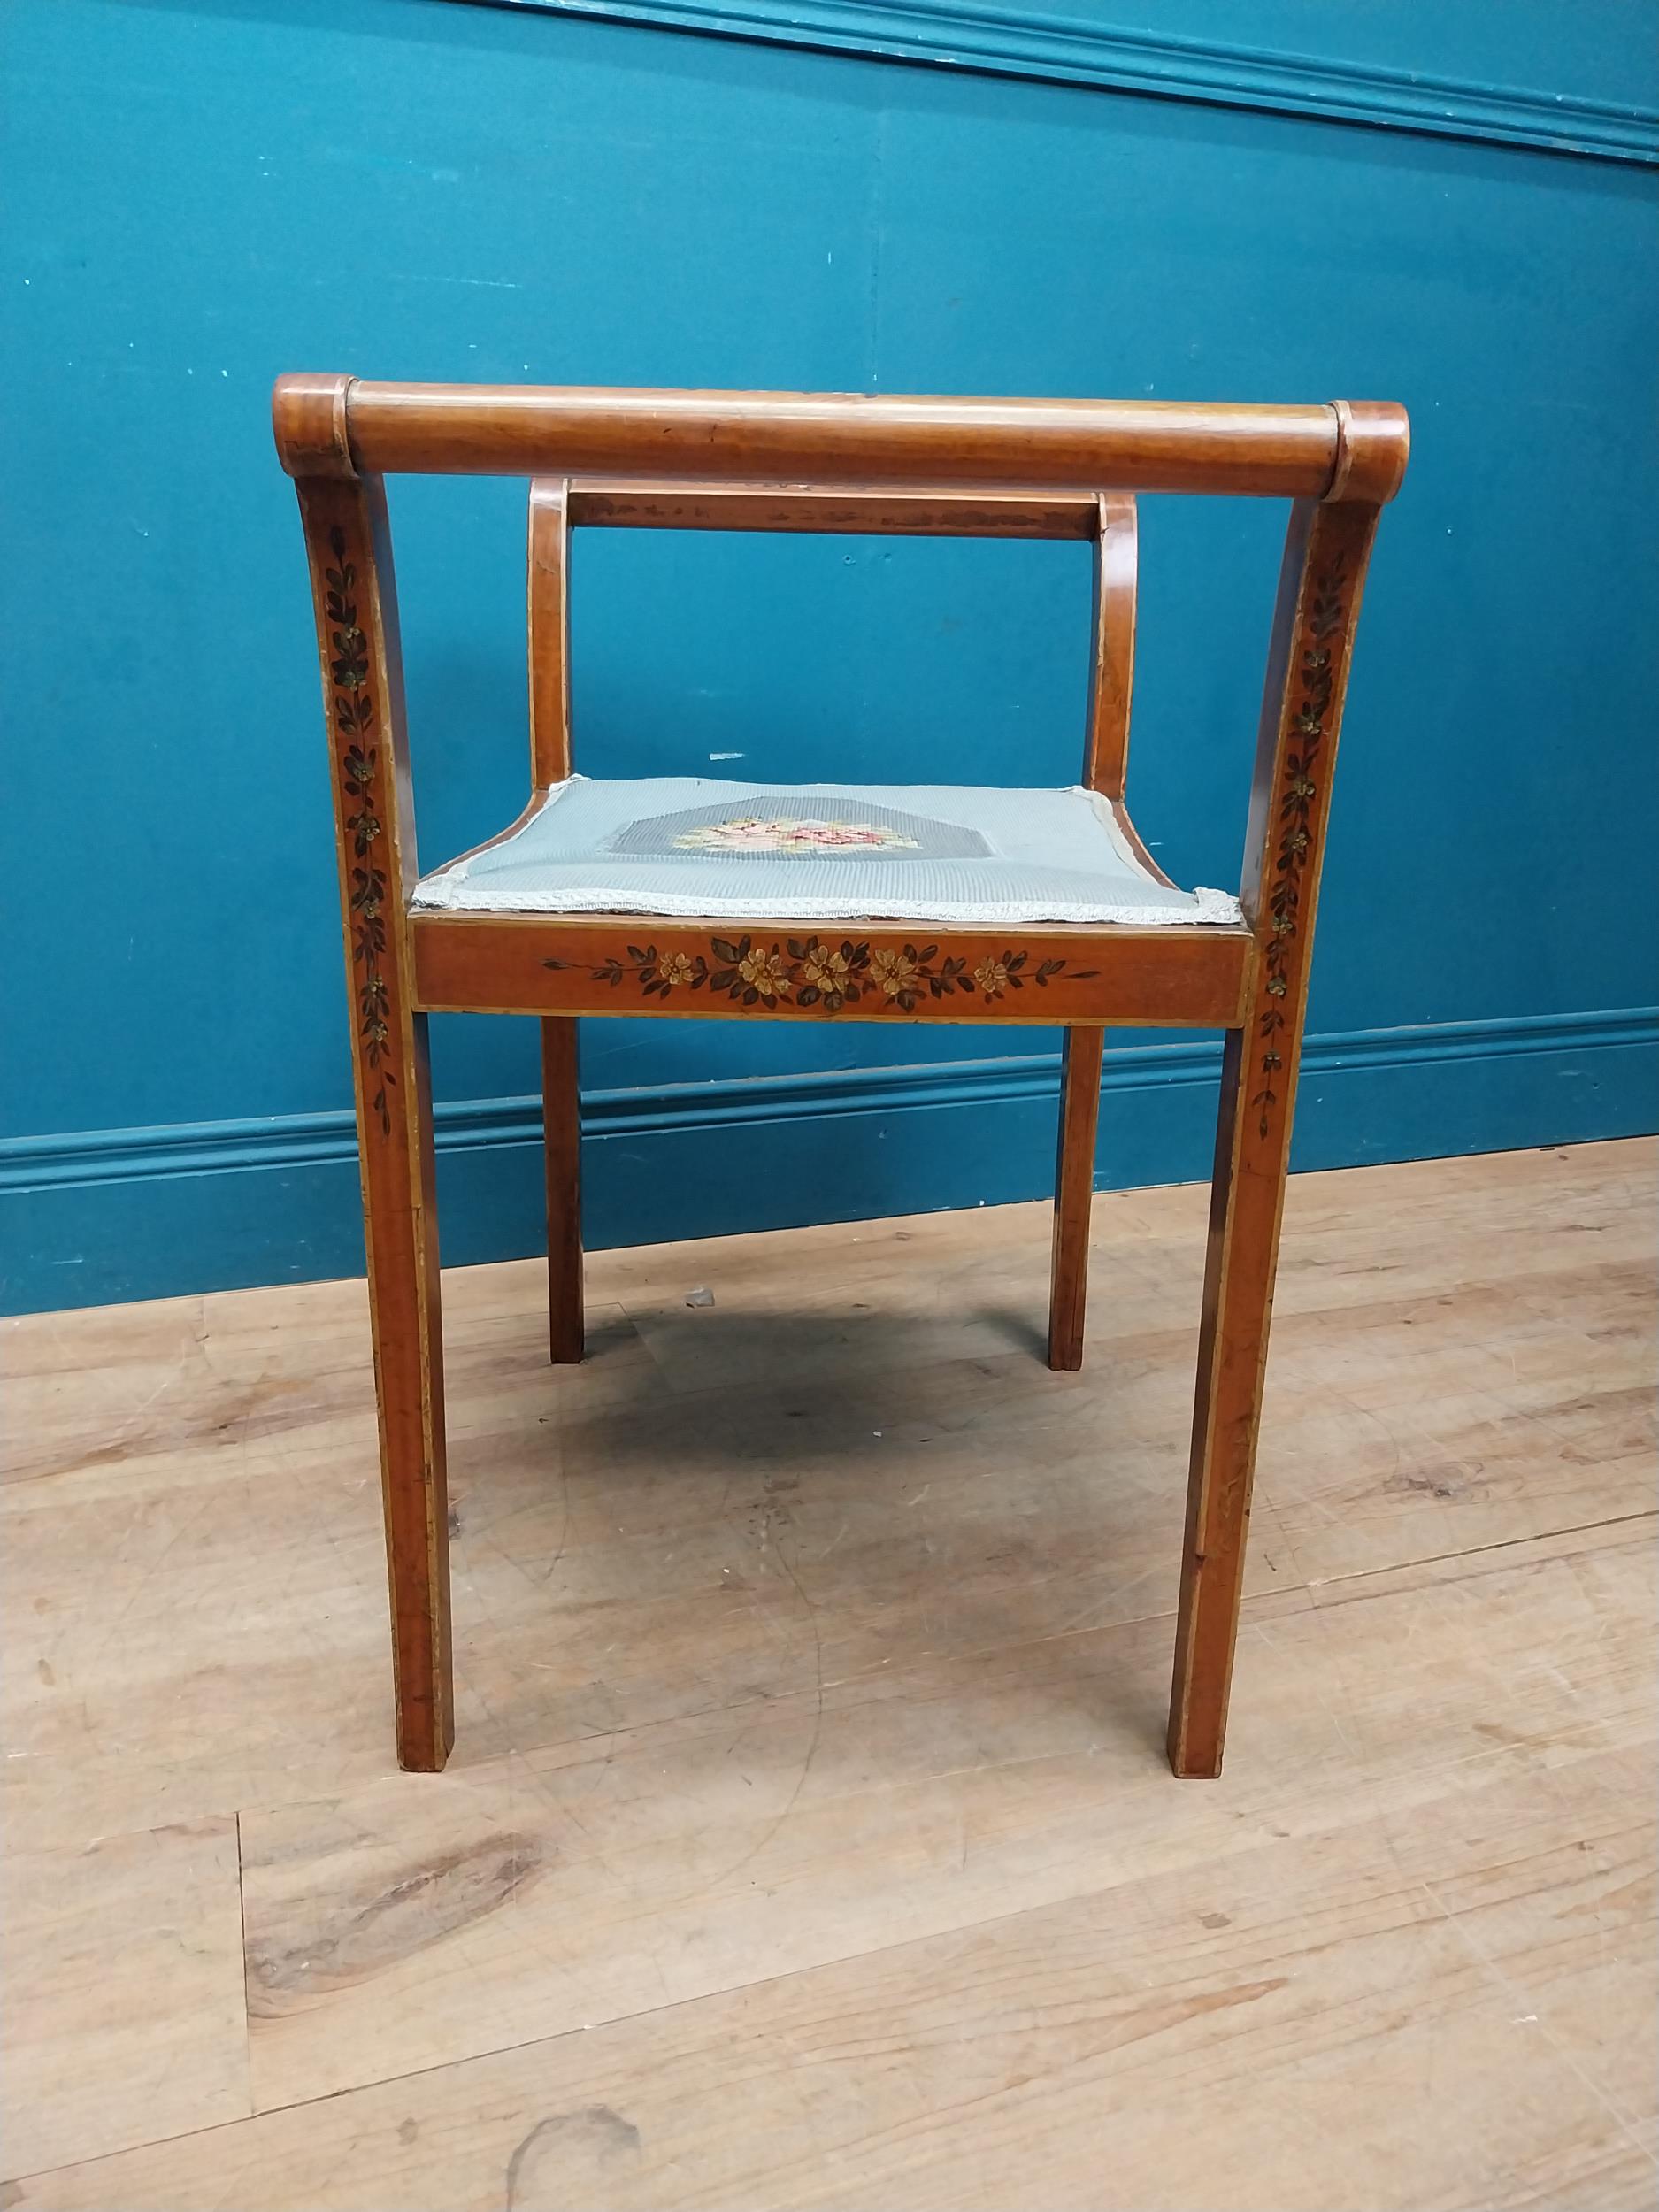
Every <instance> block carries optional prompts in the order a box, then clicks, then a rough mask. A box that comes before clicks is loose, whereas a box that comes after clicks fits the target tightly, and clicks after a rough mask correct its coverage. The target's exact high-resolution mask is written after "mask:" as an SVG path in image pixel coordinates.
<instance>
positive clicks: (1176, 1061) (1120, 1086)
mask: <svg viewBox="0 0 1659 2212" xmlns="http://www.w3.org/2000/svg"><path fill="white" fill-rule="evenodd" d="M1126 1034H1132V1033H1130V1032H1124V1031H1118V1032H1117V1033H1115V1034H1114V1036H1113V1037H1112V1039H1111V1040H1110V1041H1109V1045H1108V1051H1107V1057H1106V1065H1105V1071H1104V1075H1103V1079H1102V1092H1103V1094H1105V1095H1106V1096H1107V1097H1109V1098H1110V1097H1113V1096H1118V1095H1122V1094H1133V1093H1137V1092H1142V1093H1151V1092H1156V1093H1160V1094H1167V1093H1168V1092H1169V1091H1170V1090H1171V1089H1172V1088H1182V1089H1185V1088H1188V1087H1192V1086H1194V1085H1199V1086H1207V1085H1213V1084H1214V1083H1215V1082H1216V1081H1217V1077H1218V1071H1219V1068H1220V1063H1221V1055H1220V1048H1219V1046H1218V1045H1217V1044H1214V1043H1210V1042H1201V1043H1192V1044H1188V1043H1181V1044H1152V1045H1127V1046H1125V1045H1120V1044H1119V1043H1118V1041H1117V1039H1118V1037H1121V1036H1124V1035H1126ZM1632 1045H1634V1046H1647V1047H1653V1046H1655V1045H1659V1007H1631V1008H1622V1009H1616V1010H1610V1011H1607V1012H1601V1013H1586V1014H1539V1015H1527V1016H1523V1017H1521V1018H1517V1019H1516V1020H1512V1021H1467V1022H1440V1023H1436V1024H1434V1025H1432V1026H1425V1027H1423V1028H1409V1029H1370V1030H1356V1031H1349V1032H1333V1033H1327V1034H1325V1035H1321V1036H1310V1037H1309V1038H1308V1040H1307V1041H1306V1044H1305V1046H1304V1048H1303V1053H1302V1083H1303V1085H1304V1086H1307V1085H1309V1084H1310V1083H1316V1082H1317V1081H1318V1080H1319V1079H1320V1078H1322V1077H1327V1076H1333V1075H1337V1074H1340V1073H1344V1072H1348V1071H1359V1070H1388V1071H1409V1070H1411V1069H1420V1068H1423V1067H1425V1066H1427V1065H1431V1064H1432V1065H1434V1066H1437V1067H1444V1066H1448V1065H1451V1064H1456V1063H1459V1062H1467V1061H1490V1060H1506V1059H1512V1058H1515V1057H1516V1056H1524V1055H1531V1054H1536V1053H1561V1052H1570V1053H1585V1052H1594V1051H1603V1050H1607V1049H1609V1048H1622V1047H1629V1046H1632ZM1059 1085H1060V1056H1059V1054H1058V1053H1057V1052H1042V1053H1031V1054H1026V1055H1021V1056H1018V1058H1011V1059H1010V1058H998V1059H982V1060H957V1061H942V1062H941V1061H933V1062H929V1063H923V1064H912V1065H902V1066H895V1067H880V1068H849V1069H837V1070H830V1071H825V1072H820V1073H814V1074H805V1075H772V1076H746V1077H743V1078H741V1079H736V1080H733V1081H730V1082H717V1083H672V1084H665V1085H663V1086H661V1087H658V1088H656V1089H652V1090H603V1091H588V1092H585V1093H584V1094H583V1098H582V1134H583V1136H584V1137H587V1138H595V1139H603V1138H611V1137H623V1138H638V1137H649V1136H659V1135H664V1134H668V1133H673V1134H675V1135H695V1134H697V1133H706V1132H712V1131H717V1130H718V1131H726V1130H732V1129H741V1128H744V1127H748V1126H752V1125H756V1124H764V1123H775V1122H780V1121H803V1120H804V1121H814V1122H817V1121H824V1120H829V1119H834V1118H839V1117H842V1116H846V1115H852V1114H856V1115H874V1116H878V1117H879V1116H883V1115H888V1114H893V1113H902V1112H916V1111H921V1110H931V1109H934V1108H939V1107H970V1106H971V1107H978V1108H986V1107H995V1106H999V1105H1009V1104H1027V1103H1037V1104H1042V1103H1048V1102H1052V1101H1053V1100H1055V1099H1056V1097H1057V1096H1058V1094H1059ZM434 1121H435V1125H436V1145H437V1150H438V1154H439V1156H440V1158H442V1157H444V1156H449V1155H454V1154H457V1153H477V1152H488V1151H491V1150H495V1149H497V1148H501V1147H503V1146H508V1147H511V1146H518V1145H538V1146H539V1145H540V1143H541V1101H540V1099H538V1098H536V1097H534V1096H530V1097H524V1098H495V1099H469V1100H463V1101H459V1102H452V1103H449V1104H447V1105H440V1106H439V1107H438V1108H437V1109H436V1110H435V1114H434ZM356 1163H357V1133H356V1125H355V1122H354V1119H353V1117H352V1114H351V1111H350V1110H349V1108H342V1109H335V1110H329V1111H326V1112H323V1113H314V1114H282V1115H273V1116H267V1117H263V1118H250V1119H246V1120H234V1121H230V1120H227V1121H212V1122H179V1123H170V1124H166V1125H162V1126H159V1127H150V1128H143V1127H139V1128H131V1129H94V1130H74V1131H70V1132H67V1133H63V1134H58V1135H44V1136H26V1137H10V1138H6V1139H4V1140H3V1141H0V1195H4V1194H11V1193H19V1192H25V1191H30V1192H32V1191H42V1190H48V1189H51V1188H53V1187H65V1186H85V1185H89V1184H99V1183H111V1182H132V1181H141V1182H143V1181H155V1180H161V1179H167V1178H169V1177H176V1176H196V1175H222V1174H240V1173H245V1172H248V1171H254V1170H258V1169H279V1170H289V1169H295V1168H305V1167H327V1166H350V1167H352V1168H353V1169H354V1170H355V1167H356Z"/></svg>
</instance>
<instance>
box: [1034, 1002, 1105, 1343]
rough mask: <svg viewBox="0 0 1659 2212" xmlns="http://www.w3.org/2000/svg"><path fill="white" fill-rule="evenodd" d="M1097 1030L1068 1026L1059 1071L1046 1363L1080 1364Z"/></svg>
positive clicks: (1101, 1038) (1096, 1111)
mask: <svg viewBox="0 0 1659 2212" xmlns="http://www.w3.org/2000/svg"><path fill="white" fill-rule="evenodd" d="M1105 1043H1106V1033H1105V1031H1104V1030H1103V1029H1068V1030H1067V1031H1066V1033H1065V1047H1064V1058H1063V1060H1062V1063H1061V1073H1060V1145H1059V1157H1058V1160H1057V1162H1056V1167H1055V1177H1054V1257H1053V1263H1052V1266H1051V1270H1050V1274H1049V1286H1048V1364H1049V1366H1050V1367H1054V1368H1059V1369H1063V1370H1066V1371H1070V1370H1073V1369H1076V1368H1079V1367H1081V1365H1082V1364H1083V1322H1084V1317H1085V1310H1086V1308H1087V1302H1088V1233H1089V1209H1090V1202H1091V1200H1092V1199H1093V1197H1094V1133H1095V1129H1096V1126H1097V1125H1098V1123H1099V1120H1100V1079H1101V1061H1102V1054H1103V1052H1104V1048H1105Z"/></svg>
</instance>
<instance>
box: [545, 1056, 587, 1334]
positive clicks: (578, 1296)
mask: <svg viewBox="0 0 1659 2212" xmlns="http://www.w3.org/2000/svg"><path fill="white" fill-rule="evenodd" d="M541 1114H542V1135H543V1140H544V1145H545V1150H546V1156H547V1279H548V1346H549V1357H550V1358H551V1359H552V1361H553V1363H554V1364H555V1365H556V1366H562V1365H566V1364H572V1365H573V1364H574V1363H576V1362H577V1361H579V1360H580V1358H581V1356H582V1348H583V1341H584V1339H583V1330H582V1172H581V1141H582V1139H581V1087H580V1074H579V1065H578V1054H577V1027H576V1018H575V1016H574V1015H571V1014H550V1015H548V1016H546V1017H544V1018H543V1020H542V1023H541Z"/></svg>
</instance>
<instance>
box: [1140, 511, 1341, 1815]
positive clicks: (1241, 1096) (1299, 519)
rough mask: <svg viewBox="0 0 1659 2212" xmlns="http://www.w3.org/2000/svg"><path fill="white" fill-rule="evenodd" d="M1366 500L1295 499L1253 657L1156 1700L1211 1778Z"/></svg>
mask: <svg viewBox="0 0 1659 2212" xmlns="http://www.w3.org/2000/svg"><path fill="white" fill-rule="evenodd" d="M1376 520H1377V510H1376V509H1375V508H1374V507H1371V506H1366V505H1360V504H1354V505H1336V506H1330V507H1310V506H1308V505H1303V506H1301V507H1298V508H1297V509H1296V510H1295V511H1294V514H1293V516H1292V519H1291V528H1290V536H1289V540H1288V541H1287V543H1286V551H1285V566H1284V571H1283V573H1282V575H1281V578H1280V583H1279V609H1278V613H1277V615H1276V617H1275V620H1274V629H1273V646H1272V651H1271V657H1270V660H1269V666H1268V686H1267V697H1266V700H1265V702H1264V704H1263V726H1262V738H1261V743H1260V746H1259V748H1258V751H1257V757H1256V784H1255V787H1254V789H1253V791H1252V794H1251V803H1250V829H1249V833H1248V844H1247V851H1246V864H1245V880H1244V885H1243V890H1242V898H1243V903H1244V910H1245V916H1246V918H1247V919H1248V921H1249V922H1250V924H1251V926H1252V927H1253V928H1254V930H1255V933H1256V960H1255V964H1254V966H1253V969H1252V975H1251V981H1250V984H1249V987H1248V991H1247V994H1246V999H1245V1006H1244V1020H1243V1025H1242V1026H1241V1027H1240V1028H1238V1029H1234V1030H1230V1031H1229V1032H1228V1033H1227V1038H1226V1046H1225V1054H1224V1057H1223V1066H1222V1078H1221V1114H1220V1122H1219V1126H1218V1130H1217V1142H1216V1170H1215V1183H1214V1187H1213V1190H1212V1193H1211V1197H1210V1242H1209V1252H1208V1257H1207V1262H1206V1266H1205V1275H1204V1304H1203V1317H1202V1325H1201V1330H1200V1335H1199V1350H1198V1394H1197V1403H1196V1407H1195V1409H1194V1422H1193V1455H1192V1471H1191V1476H1190V1479H1189V1485H1188V1490H1187V1548H1186V1555H1185V1557H1184V1559H1183V1562H1182V1570H1181V1594H1180V1609H1179V1616H1178V1620H1177V1625H1176V1640H1175V1682H1174V1688H1173V1692H1172V1694H1171V1701H1170V1734H1169V1750H1170V1763H1171V1766H1172V1767H1173V1768H1174V1770H1175V1771H1176V1773H1177V1774H1180V1775H1195V1776H1206V1775H1215V1774H1219V1772H1220V1771H1221V1755H1222V1746H1223V1742H1224V1740H1225V1734H1226V1724H1227V1699H1228V1693H1229V1690H1230V1688H1231V1686H1232V1679H1233V1650H1234V1646H1235V1643H1236V1641H1237V1637H1238V1628H1239V1606H1240V1596H1241V1594H1242V1588H1243V1577H1244V1545H1245V1536H1246V1532H1247V1531H1248V1525H1249V1517H1250V1489H1251V1485H1252V1481H1253V1479H1254V1476H1255V1470H1256V1432H1257V1428H1258V1425H1259V1423H1260V1419H1261V1410H1262V1387H1263V1374H1264V1371H1265V1366H1266V1361H1267V1336H1268V1327H1269V1324H1270V1322H1271V1318H1272V1310H1273V1278H1274V1273H1275V1270H1276V1267H1277V1263H1278V1256H1279V1220H1280V1216H1281V1213H1282V1210H1283V1207H1284V1197H1285V1175H1286V1168H1287V1166H1288V1164H1289V1158H1290V1131H1291V1116H1292V1110H1293V1108H1294V1100H1295V1088H1296V1070H1297V1063H1298V1060H1299V1058H1300V1056H1301V1050H1302V1017H1303V1013H1304V1010H1305V1007H1306V1003H1307V987H1308V969H1309V960H1310V954H1311V951H1312V942H1313V924H1314V909H1315V903H1316V900H1317V894H1318V885H1319V867H1320V863H1321V860H1322V858H1323V854H1324V845H1325V821H1326V817H1327V814H1328V810H1329V807H1330V798H1331V770H1332V767H1333V763H1334V758H1335V754H1336V741H1337V733H1338V730H1339V728H1340V723H1341V716H1342V699H1343V693H1344V691H1345V689H1346V687H1347V682H1348V650H1349V646H1350V643H1351V641H1352V637H1353V630H1354V623H1355V619H1356V616H1357V614H1358V612H1359V600H1360V591H1361V588H1362V586H1363V581H1364V573H1365V563H1366V559H1367V557H1368V556H1369V554H1370V551H1371V537H1372V534H1373V532H1374V530H1375V527H1376Z"/></svg>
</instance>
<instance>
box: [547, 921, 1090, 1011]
mask: <svg viewBox="0 0 1659 2212" xmlns="http://www.w3.org/2000/svg"><path fill="white" fill-rule="evenodd" d="M704 942H706V944H707V947H708V950H707V952H706V953H705V952H703V951H690V950H687V949H684V948H677V949H672V950H670V951H666V952H664V950H663V949H661V948H660V947H658V946H657V945H630V946H628V948H627V956H626V959H618V958H612V959H610V960H603V961H601V962H600V963H599V964H598V965H597V966H593V967H589V968H588V977H589V979H590V980H591V981H593V982H595V983H603V984H605V985H607V986H608V987H610V988H611V990H613V991H614V990H619V989H620V988H621V987H623V985H625V984H627V985H630V986H632V987H633V988H634V989H635V990H637V991H638V993H639V995H640V996H641V998H669V997H672V995H673V994H674V993H675V992H676V991H703V990H706V991H707V992H708V993H709V995H710V997H711V998H725V999H729V1000H730V1001H731V1002H733V1004H735V1005H739V1006H778V1005H781V1004H783V1003H785V1002H788V1003H790V1004H793V1005H795V1006H798V1007H801V1008H803V1010H804V1009H808V1008H811V1009H814V1010H818V1011H819V1012H822V1013H825V1014H839V1013H840V1012H841V1009H842V1008H843V1007H844V1006H856V1005H859V1004H860V1003H867V1004H869V1005H870V1006H872V1008H874V1009H875V1010H878V1011H880V1012H884V1013H885V1012H892V1011H897V1012H899V1013H902V1014H908V1013H911V1012H913V1011H914V1010H915V1009H916V1008H917V1007H918V1005H920V1004H922V1003H923V1002H925V1001H926V1002H942V1001H945V1000H956V999H958V998H971V999H978V1000H982V1001H984V1002H994V1001H995V1000H997V999H1001V998H1005V997H1006V996H1007V995H1009V994H1010V992H1016V991H1023V990H1024V989H1025V987H1026V985H1027V984H1030V985H1033V986H1034V987H1035V988H1037V989H1038V990H1047V989H1048V985H1049V983H1050V982H1051V981H1052V980H1053V979H1054V978H1055V977H1056V976H1059V975H1064V976H1065V977H1066V979H1067V981H1068V982H1073V983H1087V982H1088V981H1090V980H1091V979H1093V978H1094V976H1095V975H1096V974H1097V973H1098V971H1097V970H1096V969H1094V968H1072V967H1071V966H1070V965H1069V964H1068V963H1067V962H1066V961H1064V960H1040V961H1039V962H1038V963H1037V964H1036V965H1035V967H1033V965H1032V964H1031V955H1030V954H1029V953H1028V952H1021V951H1018V949H1012V948H1010V949H1009V950H1008V951H1006V952H1004V953H1002V955H1001V956H999V957H996V958H995V959H986V960H982V961H980V963H979V965H978V967H976V968H975V969H974V971H973V972H972V974H970V973H969V972H968V964H967V962H966V961H965V960H964V959H962V958H960V957H959V956H954V955H947V956H945V957H944V958H943V959H941V957H940V951H939V947H938V946H937V945H921V946H917V945H904V946H902V947H895V946H891V945H878V946H875V947H873V948H872V946H871V945H870V944H869V943H868V942H867V941H866V942H863V943H858V942H855V941H854V940H853V939H851V938H843V939H842V941H841V943H840V944H839V945H836V944H826V943H825V942H824V941H823V940H822V939H821V938H818V937H805V938H802V937H789V938H786V939H783V940H781V941H778V942H775V943H773V944H771V945H765V944H760V943H757V941H755V939H754V938H752V937H740V938H738V939H736V940H735V941H733V939H731V938H729V937H710V938H708V939H706V940H705V941H704ZM542 965H543V966H544V967H547V968H552V969H557V970H562V971H568V970H571V969H572V968H575V967H577V966H579V965H580V963H578V962H576V961H572V960H547V961H544V962H543V963H542Z"/></svg>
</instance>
